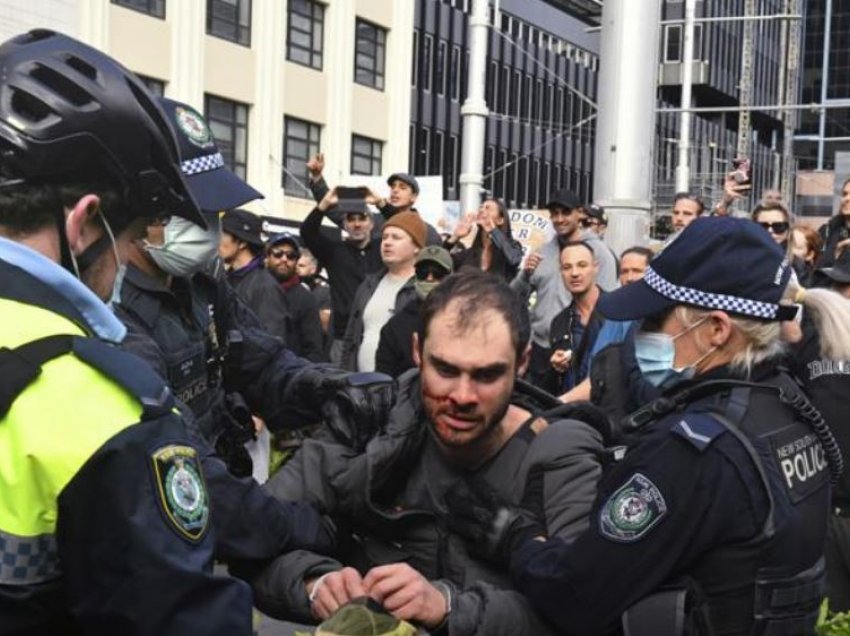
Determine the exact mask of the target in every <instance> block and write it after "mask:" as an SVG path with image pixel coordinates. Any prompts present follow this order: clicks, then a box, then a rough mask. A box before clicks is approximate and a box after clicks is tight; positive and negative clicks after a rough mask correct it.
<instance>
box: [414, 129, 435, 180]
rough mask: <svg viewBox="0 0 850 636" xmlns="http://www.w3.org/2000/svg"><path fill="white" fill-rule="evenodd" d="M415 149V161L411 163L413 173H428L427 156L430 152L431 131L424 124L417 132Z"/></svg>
mask: <svg viewBox="0 0 850 636" xmlns="http://www.w3.org/2000/svg"><path fill="white" fill-rule="evenodd" d="M416 151H417V155H416V163H415V164H413V174H428V157H429V156H430V152H431V131H430V130H428V129H427V128H425V127H424V126H423V127H422V128H420V129H419V132H418V133H417V138H416Z"/></svg>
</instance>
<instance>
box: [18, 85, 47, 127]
mask: <svg viewBox="0 0 850 636" xmlns="http://www.w3.org/2000/svg"><path fill="white" fill-rule="evenodd" d="M12 111H13V112H14V113H15V114H16V115H18V116H19V117H22V118H23V119H26V120H28V121H31V122H40V121H42V120H43V119H46V118H47V117H49V116H50V115H51V114H53V112H52V111H51V110H50V107H48V106H47V104H45V103H44V102H43V101H41V100H40V99H38V98H36V97H33V96H32V95H30V94H29V93H27V92H25V91H22V90H14V92H13V93H12Z"/></svg>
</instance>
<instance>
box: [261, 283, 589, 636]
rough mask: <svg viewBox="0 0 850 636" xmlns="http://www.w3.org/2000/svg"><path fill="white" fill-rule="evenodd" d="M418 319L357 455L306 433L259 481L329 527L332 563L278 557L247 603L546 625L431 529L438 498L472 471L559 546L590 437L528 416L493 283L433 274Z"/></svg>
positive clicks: (536, 410)
mask: <svg viewBox="0 0 850 636" xmlns="http://www.w3.org/2000/svg"><path fill="white" fill-rule="evenodd" d="M421 316H422V325H423V328H422V331H421V338H417V337H414V338H413V343H412V346H413V358H414V361H415V362H416V364H417V367H418V368H416V369H411V370H410V371H407V372H406V373H404V374H402V375H401V376H400V377H399V379H398V391H397V396H396V399H395V402H394V404H393V406H392V408H391V410H390V411H389V414H388V416H387V418H386V421H385V422H383V423H382V426H381V429H382V430H381V432H380V433H379V434H378V435H376V436H375V437H373V438H372V439H371V440H369V441H368V443H366V444H365V446H364V447H363V448H358V449H352V448H351V447H350V446H346V445H344V444H341V443H335V442H334V443H329V442H327V441H318V440H306V441H305V443H304V445H303V446H302V448H301V450H300V451H299V454H298V455H296V457H295V458H294V459H293V460H292V461H290V462H289V463H287V464H286V465H285V466H284V467H283V468H282V469H281V471H280V472H279V473H278V474H277V475H275V477H274V478H273V479H272V480H271V481H270V482H269V484H268V486H267V487H268V489H269V490H270V491H271V492H272V493H273V494H274V495H275V496H277V497H279V498H282V499H283V498H286V499H292V498H295V499H301V498H305V499H308V500H313V501H319V502H321V505H322V506H324V509H325V510H326V511H327V513H328V514H330V515H331V516H332V517H334V518H337V519H339V520H340V521H342V520H344V521H345V526H344V527H345V533H346V536H345V537H340V539H341V540H340V541H339V546H340V549H339V551H338V553H337V558H336V559H331V558H327V557H323V556H321V555H317V554H311V553H308V552H303V551H302V552H298V553H292V554H287V555H284V556H282V557H280V558H278V559H277V560H276V561H275V562H274V563H273V564H271V565H270V566H269V567H267V568H266V569H265V570H264V571H263V572H262V573H261V574H260V575H259V576H258V577H256V578H255V579H254V590H255V602H256V604H257V606H258V607H259V608H260V609H262V610H263V611H264V612H266V613H269V614H272V615H274V616H276V617H278V618H284V619H288V620H296V621H301V622H316V621H319V620H322V619H325V618H326V617H327V616H329V615H330V614H331V613H333V612H334V611H336V610H337V609H338V608H339V607H340V606H342V605H344V604H345V603H347V602H349V601H351V600H352V599H354V598H356V597H358V596H370V597H372V598H373V599H375V600H377V601H378V602H380V603H381V604H382V605H383V606H384V608H386V609H387V610H388V611H389V612H391V613H392V614H394V615H395V616H396V617H398V618H401V619H404V620H407V621H411V622H413V623H415V624H417V625H419V626H422V627H424V628H425V629H427V630H428V631H429V632H430V633H452V634H454V633H458V634H488V635H494V636H500V635H502V634H504V635H505V636H507V635H509V634H510V635H511V636H513V635H515V634H521V635H528V636H531V635H532V634H534V635H539V634H554V632H552V630H551V629H550V627H549V626H548V625H546V624H545V623H544V622H543V621H541V620H540V619H539V617H538V616H537V614H536V613H535V612H534V611H533V610H532V609H531V606H530V604H529V603H528V602H527V601H526V600H525V599H524V598H523V597H522V595H521V594H520V593H519V592H518V591H516V590H515V589H513V588H512V587H511V586H510V585H508V584H506V580H505V578H504V574H503V573H502V572H500V571H498V570H497V569H494V568H492V567H490V566H489V565H488V564H487V563H485V562H483V561H480V560H478V559H477V558H476V556H475V555H474V554H473V553H471V552H470V551H469V550H468V549H467V547H466V545H465V544H464V542H463V541H462V540H460V538H459V537H457V536H454V535H453V534H451V533H449V532H448V531H447V530H446V527H447V520H446V503H445V498H446V495H447V494H448V493H450V492H451V491H452V490H453V489H455V488H456V487H457V484H458V483H459V482H460V481H462V480H463V479H464V478H466V477H469V476H470V475H472V476H474V477H475V478H476V479H478V480H480V481H481V482H482V483H485V484H486V485H487V486H488V487H489V488H490V489H492V491H493V492H494V493H495V494H498V495H499V496H504V497H507V498H509V499H511V500H513V501H516V502H519V501H520V500H524V501H533V502H535V503H534V505H536V506H537V507H539V509H540V510H541V511H542V514H543V516H544V517H545V519H546V525H547V528H548V530H549V532H552V533H554V534H556V535H557V536H560V537H562V538H563V539H564V540H565V541H571V540H572V537H574V536H576V534H577V533H579V532H581V531H582V530H583V529H585V528H586V527H587V525H588V521H587V515H588V513H589V511H590V507H589V503H590V501H591V500H592V499H593V497H594V492H595V484H596V481H597V480H598V478H599V476H600V473H601V469H600V465H599V460H598V457H599V455H598V453H599V452H600V451H601V449H602V439H601V436H600V435H599V433H598V432H597V431H596V430H595V429H593V428H591V427H590V426H589V425H587V424H585V423H583V422H579V421H577V420H565V419H554V421H547V419H546V418H545V417H541V413H542V412H543V411H544V410H545V409H547V408H549V407H550V406H551V405H550V404H548V403H546V404H544V403H541V402H539V401H537V398H535V397H534V396H532V394H531V393H532V392H531V391H530V390H529V388H528V385H526V384H525V383H523V382H522V381H521V380H518V379H517V376H518V374H519V373H521V372H522V371H523V369H524V367H525V366H526V365H527V362H528V357H529V337H530V326H529V318H528V310H527V308H526V306H525V304H524V303H523V302H522V300H520V299H519V298H518V296H517V295H516V294H514V292H513V291H512V290H511V289H510V287H509V286H508V285H507V284H506V283H505V282H503V281H502V280H500V279H499V278H497V277H495V276H492V275H489V274H487V273H485V272H481V271H479V270H464V271H462V272H460V273H457V274H454V275H451V276H448V277H447V278H445V279H444V280H443V281H442V282H441V283H440V284H439V285H438V286H437V287H436V288H435V289H434V290H433V291H431V292H430V294H429V295H428V297H427V298H426V299H425V301H424V304H423V307H422V313H421ZM342 527H343V524H340V528H342ZM441 630H445V631H441Z"/></svg>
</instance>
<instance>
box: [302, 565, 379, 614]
mask: <svg viewBox="0 0 850 636" xmlns="http://www.w3.org/2000/svg"><path fill="white" fill-rule="evenodd" d="M305 586H306V588H307V596H308V597H309V598H310V611H311V612H313V616H315V617H316V618H317V619H318V620H320V621H323V620H325V619H327V618H328V617H329V616H330V615H331V614H333V613H334V612H335V611H337V610H338V609H339V608H340V607H342V606H343V605H345V604H346V603H348V602H350V601H352V600H354V599H355V598H358V597H361V596H366V589H365V587H364V586H363V578H362V577H361V576H360V573H359V572H358V571H357V570H355V569H354V568H343V569H341V570H338V571H336V572H331V573H330V574H326V575H323V576H321V577H317V578H314V579H310V580H309V581H307V582H306V583H305Z"/></svg>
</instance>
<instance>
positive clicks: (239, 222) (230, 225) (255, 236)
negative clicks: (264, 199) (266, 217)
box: [221, 208, 263, 247]
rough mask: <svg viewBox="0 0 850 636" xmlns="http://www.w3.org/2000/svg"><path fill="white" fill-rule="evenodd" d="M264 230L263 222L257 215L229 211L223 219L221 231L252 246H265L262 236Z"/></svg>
mask: <svg viewBox="0 0 850 636" xmlns="http://www.w3.org/2000/svg"><path fill="white" fill-rule="evenodd" d="M262 229H263V221H262V219H260V217H259V216H257V215H256V214H251V213H250V212H248V210H241V209H239V208H237V209H235V210H228V211H227V212H225V213H224V215H223V216H222V217H221V230H222V231H223V232H227V233H228V234H232V235H233V236H235V237H236V238H238V239H239V240H240V241H246V242H247V243H251V244H252V245H259V246H260V247H262V246H263V239H262V237H261V236H260V234H261V232H262Z"/></svg>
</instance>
